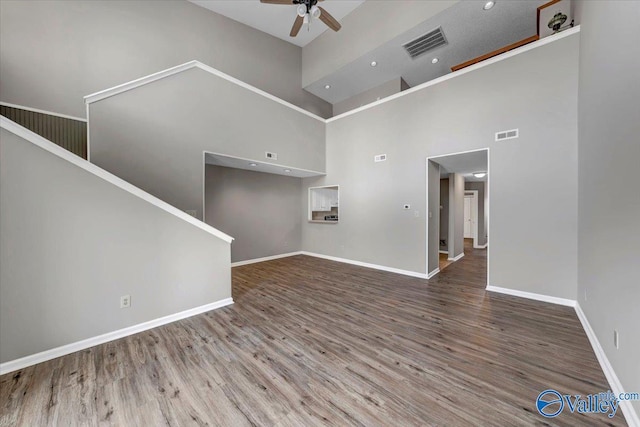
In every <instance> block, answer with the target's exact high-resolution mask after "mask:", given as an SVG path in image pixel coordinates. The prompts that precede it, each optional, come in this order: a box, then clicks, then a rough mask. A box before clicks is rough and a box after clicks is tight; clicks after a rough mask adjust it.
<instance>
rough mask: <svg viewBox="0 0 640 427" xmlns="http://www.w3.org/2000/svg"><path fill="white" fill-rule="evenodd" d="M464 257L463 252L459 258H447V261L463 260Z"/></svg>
mask: <svg viewBox="0 0 640 427" xmlns="http://www.w3.org/2000/svg"><path fill="white" fill-rule="evenodd" d="M463 256H464V252H462V253H461V254H460V255H458V256H457V257H454V258H447V261H458V260H459V259H461V258H462V257H463Z"/></svg>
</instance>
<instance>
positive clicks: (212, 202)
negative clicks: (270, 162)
mask: <svg viewBox="0 0 640 427" xmlns="http://www.w3.org/2000/svg"><path fill="white" fill-rule="evenodd" d="M205 177H206V180H205V206H206V209H205V222H206V223H207V224H209V225H211V226H213V227H215V228H217V229H218V230H221V231H223V232H225V233H227V234H228V235H230V236H233V237H234V239H235V240H234V241H233V244H232V245H231V261H232V262H237V261H245V260H248V259H255V258H262V257H267V256H271V255H279V254H285V253H289V252H296V251H299V250H300V239H301V226H302V215H303V212H302V206H301V204H300V192H301V189H302V179H300V178H293V177H287V176H282V175H274V174H268V173H260V172H253V171H246V170H242V169H231V168H225V167H220V166H212V165H207V166H206V168H205Z"/></svg>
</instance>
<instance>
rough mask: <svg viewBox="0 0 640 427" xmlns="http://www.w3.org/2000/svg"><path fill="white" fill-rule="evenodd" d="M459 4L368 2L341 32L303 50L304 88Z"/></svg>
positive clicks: (449, 1)
mask: <svg viewBox="0 0 640 427" xmlns="http://www.w3.org/2000/svg"><path fill="white" fill-rule="evenodd" d="M457 2H458V0H439V1H424V0H394V1H365V2H364V3H363V4H362V5H360V6H359V7H358V9H356V11H354V12H353V13H351V14H349V15H347V16H346V17H345V18H344V19H342V20H341V23H342V29H341V30H340V31H338V32H334V31H325V32H324V33H323V34H322V35H321V36H320V37H318V38H316V39H315V40H313V41H312V42H311V43H309V44H308V45H306V46H305V47H304V48H303V49H302V86H303V87H307V86H308V85H310V84H311V83H313V82H315V81H316V80H319V79H321V78H322V77H325V76H327V75H329V74H331V73H333V72H335V71H337V70H339V69H340V68H342V67H343V66H345V65H347V64H349V63H350V62H352V61H354V60H356V59H357V58H360V57H361V56H363V55H365V54H367V53H369V52H370V51H372V50H373V49H375V48H377V47H379V46H380V45H382V44H383V43H385V42H387V41H389V40H391V39H393V38H394V37H396V36H398V35H400V34H402V33H404V32H405V31H407V29H408V28H413V27H415V26H416V25H418V24H419V23H421V22H423V21H426V20H427V19H429V18H431V17H432V16H435V15H437V14H438V13H439V12H442V11H443V10H445V9H446V8H448V7H450V6H452V5H454V4H455V3H457ZM372 22H375V25H371V23H372ZM336 46H340V48H339V49H337V48H336Z"/></svg>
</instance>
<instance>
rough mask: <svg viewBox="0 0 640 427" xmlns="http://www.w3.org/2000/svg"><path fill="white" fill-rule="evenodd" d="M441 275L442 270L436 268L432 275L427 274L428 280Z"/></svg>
mask: <svg viewBox="0 0 640 427" xmlns="http://www.w3.org/2000/svg"><path fill="white" fill-rule="evenodd" d="M438 273H440V269H439V268H436V269H435V270H433V271H432V272H431V273H429V274H427V279H431V278H432V277H433V276H435V275H436V274H438Z"/></svg>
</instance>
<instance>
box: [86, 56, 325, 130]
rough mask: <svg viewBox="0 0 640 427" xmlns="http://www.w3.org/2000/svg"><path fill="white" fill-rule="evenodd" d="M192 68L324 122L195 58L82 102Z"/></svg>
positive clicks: (320, 118) (318, 117)
mask: <svg viewBox="0 0 640 427" xmlns="http://www.w3.org/2000/svg"><path fill="white" fill-rule="evenodd" d="M192 68H199V69H200V70H202V71H206V72H207V73H210V74H213V75H214V76H218V77H220V78H222V79H224V80H227V81H228V82H230V83H233V84H235V85H238V86H240V87H242V88H245V89H247V90H250V91H251V92H253V93H256V94H258V95H260V96H264V97H265V98H268V99H270V100H272V101H275V102H277V103H278V104H282V105H284V106H285V107H289V108H291V109H292V110H296V111H297V112H299V113H302V114H304V115H306V116H309V117H311V118H313V119H316V120H318V121H321V122H323V123H326V120H325V119H324V118H322V117H320V116H318V115H316V114H313V113H311V112H309V111H307V110H305V109H304V108H300V107H298V106H297V105H293V104H292V103H290V102H287V101H285V100H283V99H280V98H278V97H277V96H274V95H271V94H270V93H267V92H265V91H263V90H261V89H258V88H257V87H255V86H251V85H250V84H248V83H245V82H243V81H242V80H238V79H236V78H235V77H231V76H230V75H228V74H225V73H223V72H222V71H220V70H217V69H215V68H213V67H210V66H208V65H206V64H203V63H202V62H200V61H195V60H194V61H189V62H186V63H184V64H180V65H177V66H175V67H171V68H167V69H166V70H162V71H158V72H157V73H153V74H150V75H148V76H144V77H140V78H139V79H136V80H132V81H130V82H127V83H123V84H120V85H118V86H114V87H112V88H109V89H104V90H101V91H99V92H95V93H92V94H90V95H87V96H85V97H84V102H85V103H87V104H91V103H94V102H97V101H100V100H102V99H105V98H109V97H111V96H114V95H117V94H119V93H122V92H126V91H129V90H132V89H135V88H137V87H140V86H144V85H147V84H149V83H153V82H155V81H156V80H160V79H164V78H166V77H169V76H172V75H174V74H178V73H182V72H184V71H187V70H190V69H192Z"/></svg>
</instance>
